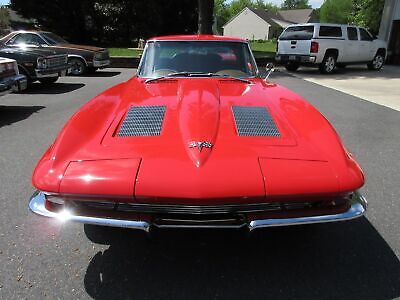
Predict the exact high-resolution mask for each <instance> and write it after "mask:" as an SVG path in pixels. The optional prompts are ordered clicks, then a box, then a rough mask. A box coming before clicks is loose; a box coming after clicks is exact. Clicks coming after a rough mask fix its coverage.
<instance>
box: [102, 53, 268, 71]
mask: <svg viewBox="0 0 400 300" xmlns="http://www.w3.org/2000/svg"><path fill="white" fill-rule="evenodd" d="M110 61H111V65H110V67H111V68H137V67H138V66H139V61H140V58H138V57H129V56H111V57H110ZM270 62H275V58H274V57H260V58H256V63H257V65H258V66H265V65H266V64H267V63H270Z"/></svg>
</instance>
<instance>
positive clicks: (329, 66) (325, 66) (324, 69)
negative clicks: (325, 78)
mask: <svg viewBox="0 0 400 300" xmlns="http://www.w3.org/2000/svg"><path fill="white" fill-rule="evenodd" d="M335 68H336V55H334V54H332V53H327V54H325V57H324V59H323V60H322V63H321V64H320V65H319V71H320V72H321V73H322V74H332V73H333V72H334V71H335Z"/></svg>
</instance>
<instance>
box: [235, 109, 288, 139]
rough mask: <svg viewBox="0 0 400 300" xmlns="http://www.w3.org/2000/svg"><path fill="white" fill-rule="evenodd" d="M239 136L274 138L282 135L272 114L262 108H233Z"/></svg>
mask: <svg viewBox="0 0 400 300" xmlns="http://www.w3.org/2000/svg"><path fill="white" fill-rule="evenodd" d="M232 111H233V116H234V117H235V124H236V131H237V134H238V135H239V136H272V137H280V136H281V134H280V132H279V130H278V127H277V126H276V124H275V122H274V120H273V118H272V116H271V114H270V113H269V111H268V110H267V109H266V108H265V107H261V106H232Z"/></svg>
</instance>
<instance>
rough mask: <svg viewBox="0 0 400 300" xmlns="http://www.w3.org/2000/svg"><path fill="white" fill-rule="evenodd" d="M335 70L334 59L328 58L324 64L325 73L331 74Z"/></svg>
mask: <svg viewBox="0 0 400 300" xmlns="http://www.w3.org/2000/svg"><path fill="white" fill-rule="evenodd" d="M334 68H335V59H334V58H333V57H332V56H329V57H328V59H327V60H326V62H325V70H326V71H327V72H331V71H332V70H333V69H334Z"/></svg>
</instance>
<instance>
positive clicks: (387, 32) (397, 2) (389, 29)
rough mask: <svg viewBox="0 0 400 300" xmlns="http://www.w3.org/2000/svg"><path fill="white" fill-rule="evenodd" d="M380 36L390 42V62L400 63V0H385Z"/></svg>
mask: <svg viewBox="0 0 400 300" xmlns="http://www.w3.org/2000/svg"><path fill="white" fill-rule="evenodd" d="M379 38H380V39H382V40H385V41H386V42H387V43H388V62H389V63H394V64H400V0H385V6H384V8H383V12H382V19H381V26H380V28H379Z"/></svg>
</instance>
